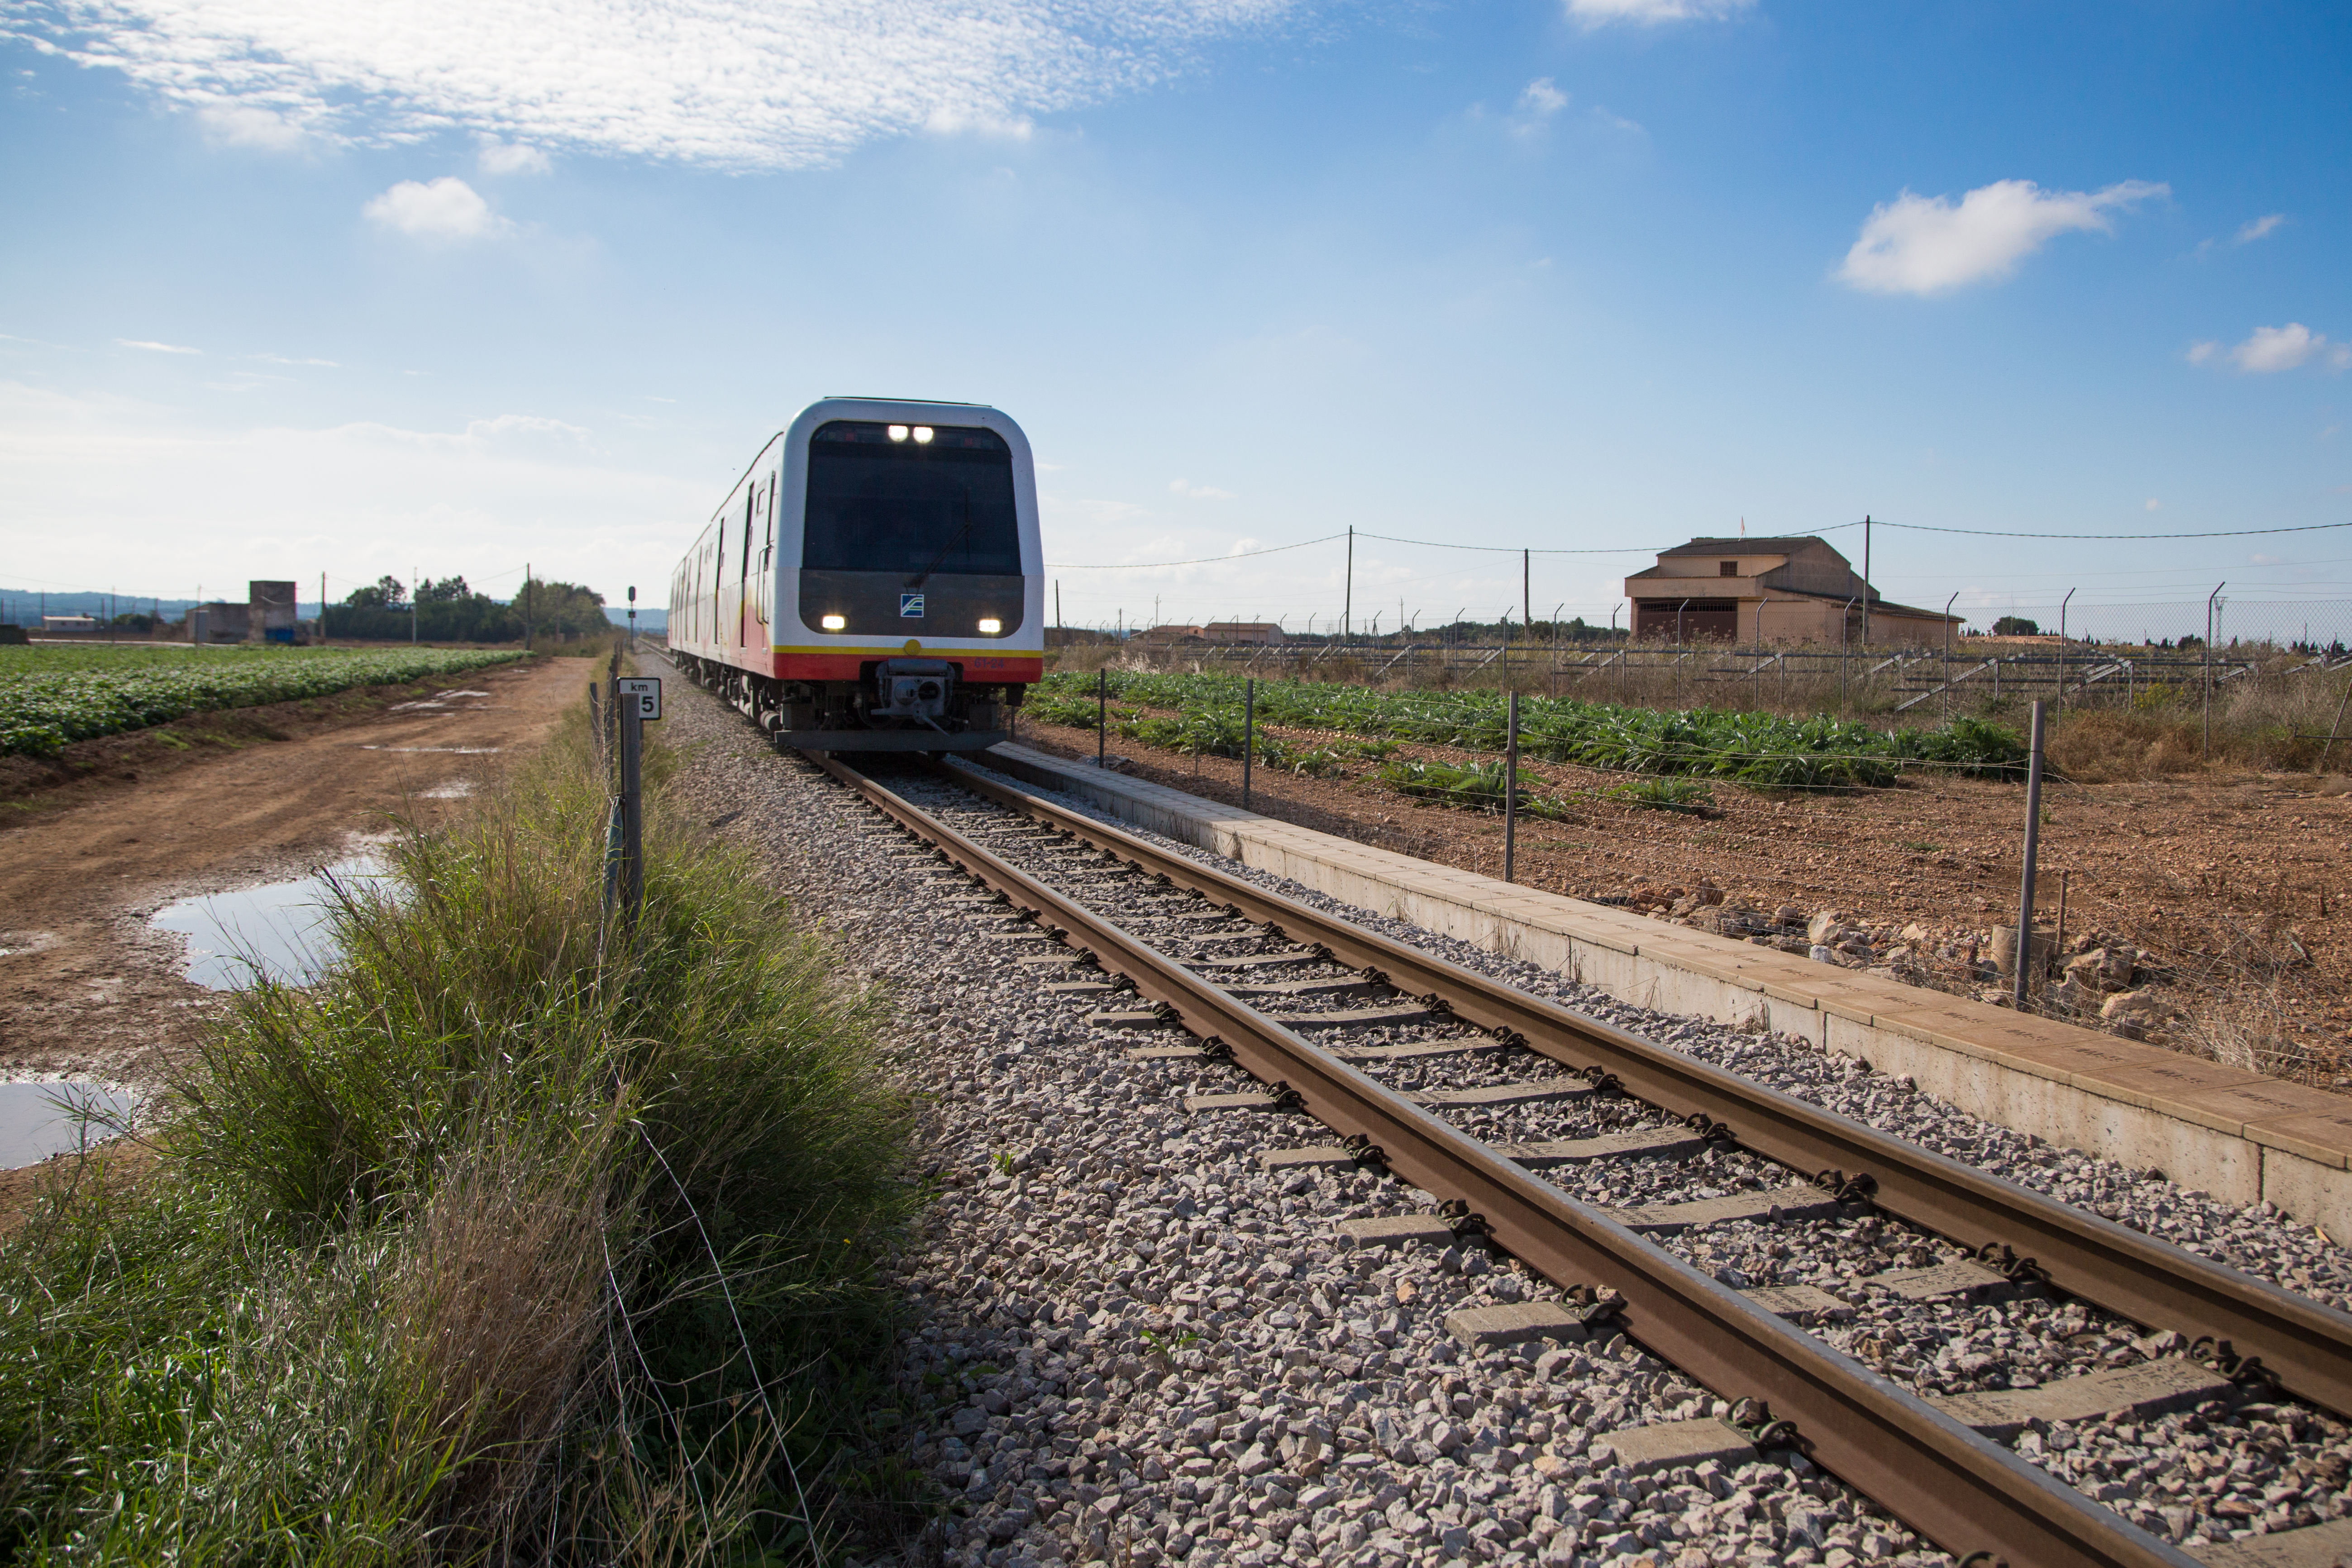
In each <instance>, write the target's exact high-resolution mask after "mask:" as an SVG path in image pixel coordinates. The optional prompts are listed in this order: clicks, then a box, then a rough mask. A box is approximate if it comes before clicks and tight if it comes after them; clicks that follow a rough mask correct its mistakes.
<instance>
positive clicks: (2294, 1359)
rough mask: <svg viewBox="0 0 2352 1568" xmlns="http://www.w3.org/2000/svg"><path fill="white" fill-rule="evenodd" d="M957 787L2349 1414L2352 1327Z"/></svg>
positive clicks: (983, 789) (1368, 938)
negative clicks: (1854, 1185) (1858, 1184)
mask: <svg viewBox="0 0 2352 1568" xmlns="http://www.w3.org/2000/svg"><path fill="white" fill-rule="evenodd" d="M933 765H934V766H937V765H939V764H933ZM942 771H944V772H946V773H948V776H950V777H952V778H953V779H954V780H955V781H956V782H957V783H958V784H961V785H963V786H964V787H966V788H969V789H972V790H975V791H977V792H978V793H980V794H982V795H986V796H987V797H988V798H990V799H992V800H993V801H996V802H997V803H998V804H1000V805H1006V806H1010V807H1012V808H1013V809H1015V810H1018V811H1021V812H1023V813H1024V814H1026V815H1028V816H1033V817H1035V818H1037V819H1039V820H1041V821H1044V822H1046V823H1048V824H1050V825H1051V826H1055V827H1058V828H1061V829H1063V830H1064V831H1066V832H1069V833H1073V834H1076V836H1078V837H1080V838H1083V839H1085V840H1086V841H1087V842H1088V843H1091V844H1093V845H1095V846H1096V847H1099V848H1103V849H1107V850H1109V851H1111V852H1113V853H1115V854H1118V855H1119V856H1121V857H1122V858H1128V859H1131V860H1133V861H1136V862H1137V863H1139V864H1140V865H1142V866H1143V867H1144V868H1147V869H1149V870H1150V871H1152V872H1155V873H1157V874H1159V875H1160V876H1163V877H1166V878H1167V879H1170V880H1171V881H1172V882H1174V883H1176V884H1177V885H1179V886H1181V887H1185V888H1188V889H1191V890H1192V891H1194V892H1196V893H1199V894H1201V895H1202V896H1203V897H1205V898H1208V899H1210V900H1213V901H1216V902H1219V903H1223V904H1225V905H1228V906H1230V907H1232V908H1234V909H1235V910H1238V911H1239V912H1240V913H1242V914H1243V915H1244V916H1246V917H1247V918H1249V919H1251V920H1253V921H1260V922H1264V923H1268V924H1272V925H1275V926H1277V927H1279V928H1280V929H1281V930H1282V931H1284V932H1285V933H1286V934H1287V935H1289V936H1290V937H1291V938H1292V939H1293V940H1294V941H1298V942H1319V943H1320V944H1322V945H1323V946H1324V947H1325V948H1328V950H1329V951H1330V952H1331V953H1332V955H1333V956H1334V957H1335V958H1336V959H1338V960H1339V962H1341V963H1349V964H1353V965H1356V966H1357V967H1359V968H1368V969H1376V970H1378V971H1380V972H1381V974H1382V975H1384V976H1385V977H1386V978H1387V980H1388V982H1389V983H1390V984H1391V985H1394V986H1395V987H1397V988H1398V989H1399V990H1401V991H1405V992H1409V993H1412V994H1416V995H1433V996H1436V997H1439V998H1441V999H1443V1000H1444V1002H1445V1004H1446V1005H1448V1006H1449V1007H1450V1008H1451V1009H1452V1010H1453V1012H1454V1016H1456V1017H1458V1018H1460V1019H1462V1020H1463V1021H1465V1022H1466V1023H1469V1024H1473V1025H1475V1026H1479V1027H1481V1028H1485V1029H1488V1030H1495V1031H1501V1030H1510V1031H1513V1032H1515V1033H1516V1034H1517V1035H1518V1036H1520V1037H1523V1038H1524V1039H1525V1040H1526V1042H1527V1044H1528V1047H1530V1048H1532V1049H1534V1050H1536V1051H1538V1052H1540V1053H1542V1054H1543V1055H1545V1056H1547V1057H1549V1058H1552V1059H1553V1060H1555V1061H1559V1062H1562V1063H1565V1064H1566V1065H1568V1066H1570V1067H1573V1068H1580V1069H1591V1070H1594V1071H1599V1072H1606V1073H1610V1074H1613V1075H1614V1076H1615V1078H1616V1080H1617V1082H1618V1084H1619V1085H1620V1086H1621V1087H1622V1089H1624V1091H1625V1092H1626V1093H1628V1094H1630V1095H1633V1097H1634V1098H1636V1099H1639V1100H1646V1101H1648V1102H1649V1103H1651V1104H1653V1105H1655V1106H1658V1107H1660V1108H1661V1109H1663V1110H1668V1111H1671V1112H1673V1113H1675V1115H1678V1116H1682V1117H1685V1118H1690V1119H1696V1118H1699V1117H1705V1118H1706V1120H1707V1121H1708V1122H1710V1123H1717V1124H1720V1125H1722V1126H1723V1127H1725V1128H1726V1129H1727V1131H1729V1132H1730V1133H1731V1135H1732V1136H1734V1137H1735V1138H1736V1139H1737V1140H1738V1142H1739V1143H1740V1144H1741V1145H1743V1146H1744V1147H1746V1148H1747V1149H1748V1150H1750V1151H1752V1152H1755V1153H1757V1154H1760V1155H1762V1156H1763V1157H1765V1158H1767V1159H1769V1160H1773V1161H1777V1162H1779V1163H1781V1164H1784V1165H1788V1166H1791V1167H1793V1168H1794V1169H1796V1170H1798V1171H1800V1172H1802V1173H1805V1174H1807V1175H1820V1174H1822V1173H1830V1174H1831V1175H1832V1176H1833V1177H1834V1178H1835V1182H1834V1184H1836V1185H1841V1186H1843V1185H1844V1184H1847V1183H1850V1182H1853V1181H1854V1180H1855V1179H1856V1178H1864V1179H1865V1182H1864V1185H1866V1186H1868V1187H1870V1188H1871V1190H1870V1198H1871V1201H1872V1202H1873V1203H1874V1204H1875V1205H1877V1206H1878V1207H1879V1208H1881V1209H1883V1210H1884V1211H1885V1212H1886V1213H1887V1214H1889V1215H1894V1216H1895V1218H1897V1219H1900V1220H1902V1221H1904V1222H1905V1223H1906V1224H1908V1225H1913V1226H1918V1227H1920V1228H1921V1229H1924V1230H1927V1231H1931V1232H1933V1233H1935V1234H1937V1235H1938V1236H1943V1237H1950V1238H1951V1239H1953V1240H1955V1241H1958V1242H1960V1243H1962V1244H1963V1245H1966V1246H1968V1247H1971V1248H1976V1249H1978V1250H1979V1252H1980V1253H1983V1254H1985V1255H1987V1256H1989V1257H1992V1258H1999V1259H2000V1260H2002V1264H2001V1266H2002V1267H2004V1268H2008V1269H2011V1270H2013V1271H2014V1272H2015V1273H2016V1274H2017V1275H2018V1276H2019V1277H2020V1278H2025V1277H2036V1276H2038V1277H2042V1278H2046V1279H2048V1281H2049V1282H2050V1283H2051V1284H2052V1285H2054V1286H2055V1287H2057V1288H2058V1289H2061V1290H2063V1291H2064V1292H2066V1293H2067V1294H2069V1295H2072V1296H2076V1297H2079V1298H2081V1299H2082V1300H2085V1301H2088V1302H2091V1303H2092V1304H2094V1305H2095V1306H2098V1307H2101V1308H2103V1309H2105V1310H2107V1311H2110V1312H2113V1313H2115V1314H2116V1315H2117V1316H2119V1317H2122V1318H2126V1319H2128V1320H2130V1321H2132V1322H2135V1323H2137V1324H2139V1325H2140V1326H2141V1327H2143V1328H2147V1329H2172V1330H2176V1331H2179V1332H2180V1333H2182V1334H2184V1335H2186V1336H2188V1337H2189V1339H2190V1340H2191V1341H2207V1340H2210V1341H2211V1342H2212V1343H2211V1345H2210V1346H2209V1347H2207V1348H2206V1350H2205V1352H2204V1353H2206V1354H2208V1355H2210V1356H2211V1358H2212V1359H2214V1360H2215V1361H2216V1362H2217V1363H2219V1364H2220V1366H2221V1369H2222V1370H2223V1371H2224V1372H2226V1373H2232V1374H2234V1375H2238V1376H2242V1377H2244V1378H2246V1379H2248V1380H2253V1379H2257V1378H2265V1377H2266V1378H2267V1379H2270V1380H2274V1381H2275V1382H2276V1383H2277V1384H2278V1385H2279V1386H2280V1387H2281V1388H2283V1389H2284V1390H2285V1391H2286V1392H2287V1393H2289V1394H2294V1396H2295V1397H2297V1398H2299V1399H2305V1400H2308V1401H2309V1402H2311V1403H2312V1404H2314V1405H2321V1406H2324V1407H2325V1408H2326V1409H2329V1410H2333V1411H2336V1412H2338V1413H2339V1414H2352V1315H2347V1314H2346V1313H2343V1312H2339V1311H2336V1310H2333V1309H2331V1308H2328V1307H2324V1306H2322V1305H2320V1304H2319V1303H2318V1302H2316V1301H2313V1300H2309V1299H2307V1298H2305V1297H2301V1296H2296V1295H2294V1294H2292V1293H2291V1292H2289V1291H2285V1290H2282V1289H2279V1288H2278V1287H2277V1286H2274V1285H2272V1284H2270V1283H2268V1282H2267V1281H2265V1280H2261V1279H2255V1278H2253V1277H2252V1275H2249V1274H2245V1273H2242V1272H2241V1271H2240V1270H2238V1269H2235V1268H2230V1267H2228V1266H2227V1265H2226V1264H2221V1263H2216V1262H2214V1261H2213V1260H2212V1259H2210V1258H2200V1257H2198V1256H2197V1255H2196V1254H2194V1253H2191V1252H2188V1251H2186V1250H2184V1249H2182V1248H2180V1247H2174V1246H2172V1245H2171V1244H2170V1243H2168V1242H2164V1241H2159V1240H2158V1239H2156V1238H2155V1237H2149V1236H2146V1235H2143V1234H2141V1233H2140V1232H2138V1231H2136V1230H2133V1229H2131V1228H2129V1227H2128V1226H2121V1225H2117V1224H2116V1223H2115V1222H2114V1221H2112V1220H2107V1219H2103V1218H2101V1217H2099V1216H2098V1215H2093V1214H2088V1213H2085V1212H2084V1211H2083V1210H2081V1209H2078V1208H2074V1207H2073V1206H2071V1205H2066V1204H2063V1203H2060V1202H2059V1201H2058V1200H2056V1199H2054V1198H2052V1197H2048V1196H2046V1195H2044V1194H2041V1193H2037V1192H2034V1191H2032V1189H2031V1188H2028V1187H2025V1186H2021V1185H2020V1184H2017V1183H2015V1182H2011V1181H2006V1180H2003V1179H2002V1178H2000V1177H1999V1176H1994V1175H1989V1174H1987V1173H1985V1172H1983V1171H1980V1170H1978V1169H1976V1168H1975V1167H1974V1166H1971V1165H1966V1164H1963V1163H1960V1162H1959V1161H1957V1160H1954V1159H1950V1158H1948V1156H1945V1155H1942V1154H1937V1153H1935V1152H1931V1151H1929V1150H1926V1149H1922V1148H1920V1147H1919V1146H1917V1145H1916V1144H1914V1143H1909V1142H1905V1141H1903V1140H1901V1139H1898V1138H1895V1137H1892V1136H1890V1135H1888V1134H1886V1133H1884V1132H1881V1131H1878V1130H1877V1129H1875V1128H1873V1127H1867V1126H1864V1124H1863V1123H1861V1122H1859V1121H1853V1120H1852V1119H1851V1118H1848V1117H1843V1116H1840V1115H1838V1114H1836V1113H1835V1112H1833V1111H1830V1110H1823V1109H1822V1107H1820V1106H1817V1105H1813V1104H1811V1103H1809V1102H1807V1101H1805V1100H1799V1099H1797V1098H1795V1097H1794V1096H1792V1095H1787V1094H1782V1093H1780V1092H1779V1091H1777V1090H1774V1089H1767V1088H1765V1087H1764V1086H1762V1085H1760V1084H1757V1083H1753V1082H1751V1081H1749V1080H1748V1079H1744V1078H1741V1077H1740V1076H1739V1075H1738V1074H1737V1073H1733V1072H1728V1071H1727V1070H1725V1069H1723V1068H1717V1067H1715V1066H1713V1065H1711V1064H1709V1063H1706V1062H1702V1061H1698V1060H1696V1059H1694V1058H1690V1057H1686V1056H1684V1055H1682V1054H1681V1053H1679V1052H1676V1051H1670V1050H1667V1049H1665V1048H1664V1047H1661V1046H1657V1045H1654V1044H1653V1043H1651V1042H1650V1041H1648V1040H1644V1039H1643V1038H1642V1037H1639V1036H1637V1035H1633V1034H1630V1033H1628V1032H1627V1031H1625V1030H1623V1029H1620V1028H1618V1027H1616V1026H1613V1025H1611V1024H1605V1023H1602V1022H1601V1021H1600V1020H1599V1019H1596V1018H1591V1017H1587V1016H1584V1015H1582V1014H1580V1013H1578V1012H1575V1011H1574V1010H1573V1009H1570V1008H1568V1007H1563V1006H1561V1005H1559V1004H1558V1003H1556V1002H1550V1001H1547V1000H1545V999H1543V998H1541V997H1538V996H1530V995H1528V994H1526V993H1525V992H1522V991H1518V990H1516V989H1514V988H1512V987H1511V986H1509V985H1507V984H1503V983H1502V982H1500V981H1496V980H1493V979H1489V978H1488V977H1487V976H1486V975H1483V974H1479V973H1475V971H1472V970H1468V969H1465V968H1463V967H1462V966H1461V965H1459V964H1456V963H1448V962H1447V961H1446V960H1444V959H1442V958H1439V957H1436V956H1435V955H1433V954H1432V953H1428V952H1423V951H1422V950H1421V949H1419V948H1416V947H1412V946H1410V945H1408V944H1406V943H1404V942H1396V941H1393V940H1391V938H1388V937H1385V936H1381V935H1380V934H1379V933H1377V932H1374V931H1366V930H1365V929H1364V928H1363V927H1361V926H1358V925H1354V924H1351V923H1350V922H1349V921H1344V920H1341V919H1339V918H1338V917H1337V916H1333V915H1328V914H1326V913H1324V912H1323V911H1321V910H1316V909H1313V908H1310V907H1309V906H1307V905H1306V904H1303V903H1300V902H1298V901H1297V900H1294V899H1287V898H1285V897H1283V896H1282V895H1281V894H1279V893H1275V892H1271V891H1268V890H1267V889H1264V888H1260V887H1258V886H1256V885H1255V884H1253V883H1250V882H1247V881H1244V880H1243V879H1240V878H1238V877H1234V876H1230V875H1228V874H1226V873H1224V872H1223V871H1219V870H1217V869H1215V868H1213V867H1208V866H1203V865H1202V864H1201V863H1200V862H1199V861H1197V860H1192V859H1189V858H1185V857H1184V856H1182V855H1179V854H1175V853H1172V852H1171V851H1169V850H1166V849H1163V848H1161V847H1159V846H1157V845H1154V844H1151V843H1149V842H1147V841H1146V840H1144V839H1142V838H1139V837H1136V836H1135V835H1133V834H1130V833H1125V832H1122V831H1120V830H1119V829H1118V828H1116V827H1111V826H1107V825H1105V824H1103V823H1100V822H1097V821H1096V820H1095V819H1093V818H1092V817H1089V816H1082V815H1080V814H1079V813H1077V812H1074V811H1071V810H1068V809H1067V808H1066V807H1064V806H1061V805H1056V804H1055V803H1054V802H1052V801H1049V800H1045V799H1042V798H1040V797H1039V796H1037V795H1033V794H1031V793H1029V792H1028V791H1026V790H1024V789H1020V788H1017V787H1015V786H1013V785H1012V784H1004V783H1001V782H999V781H998V780H995V779H992V778H988V777H985V776H983V775H982V774H979V773H976V772H975V771H974V770H972V769H971V768H956V769H952V770H944V769H943V770H942Z"/></svg>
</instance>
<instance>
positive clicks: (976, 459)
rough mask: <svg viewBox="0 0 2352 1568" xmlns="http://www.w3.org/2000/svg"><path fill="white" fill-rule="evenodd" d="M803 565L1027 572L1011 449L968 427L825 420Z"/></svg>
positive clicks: (815, 440) (813, 455)
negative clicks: (1016, 510) (1023, 563)
mask: <svg viewBox="0 0 2352 1568" xmlns="http://www.w3.org/2000/svg"><path fill="white" fill-rule="evenodd" d="M801 564H802V566H803V567H804V568H808V569H811V570H815V571H821V572H827V571H829V572H897V573H903V574H906V575H907V576H908V578H910V579H911V578H914V577H917V576H922V575H927V574H951V575H958V576H963V575H986V576H1005V577H1012V576H1018V575H1020V573H1021V529H1020V525H1019V522H1018V521H1017V519H1016V517H1015V514H1014V510H1013V450H1012V448H1011V447H1007V446H1006V445H1005V444H1004V438H1003V437H1001V436H999V435H997V434H996V432H995V431H993V430H986V429H980V428H975V427H973V426H954V425H941V426H908V425H869V424H866V423H864V422H862V421H856V420H848V419H836V420H834V421H833V422H831V423H830V424H825V425H820V426H817V428H816V433H815V435H814V436H813V437H810V440H809V461H808V514H807V533H806V536H805V539H804V541H803V544H802V550H801Z"/></svg>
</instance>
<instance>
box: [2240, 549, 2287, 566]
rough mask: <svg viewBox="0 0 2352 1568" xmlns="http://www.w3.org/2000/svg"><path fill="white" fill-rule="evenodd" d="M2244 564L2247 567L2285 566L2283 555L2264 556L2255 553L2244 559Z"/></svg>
mask: <svg viewBox="0 0 2352 1568" xmlns="http://www.w3.org/2000/svg"><path fill="white" fill-rule="evenodd" d="M2246 564H2247V565H2249V566H2284V565H2285V564H2286V557H2285V556H2284V555H2264V554H2262V553H2260V552H2256V553H2254V554H2252V555H2249V556H2247V557H2246Z"/></svg>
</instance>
